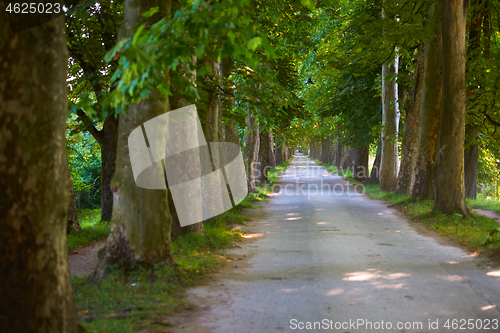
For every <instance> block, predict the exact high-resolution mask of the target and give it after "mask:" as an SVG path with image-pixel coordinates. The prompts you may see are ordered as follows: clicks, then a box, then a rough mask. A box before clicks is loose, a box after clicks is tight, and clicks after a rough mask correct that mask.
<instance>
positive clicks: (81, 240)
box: [66, 208, 110, 251]
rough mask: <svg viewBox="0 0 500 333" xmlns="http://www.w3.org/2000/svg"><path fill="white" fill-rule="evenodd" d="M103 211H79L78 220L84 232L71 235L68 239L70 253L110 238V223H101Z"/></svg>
mask: <svg viewBox="0 0 500 333" xmlns="http://www.w3.org/2000/svg"><path fill="white" fill-rule="evenodd" d="M100 219H101V210H100V209H99V208H98V209H81V210H79V211H78V220H79V221H80V227H82V231H81V232H78V233H73V234H69V235H68V236H67V238H66V243H67V247H68V251H71V250H74V249H76V248H77V247H80V246H87V245H91V244H93V243H95V242H97V241H99V240H101V239H104V238H106V237H108V234H109V227H110V223H109V222H101V221H100Z"/></svg>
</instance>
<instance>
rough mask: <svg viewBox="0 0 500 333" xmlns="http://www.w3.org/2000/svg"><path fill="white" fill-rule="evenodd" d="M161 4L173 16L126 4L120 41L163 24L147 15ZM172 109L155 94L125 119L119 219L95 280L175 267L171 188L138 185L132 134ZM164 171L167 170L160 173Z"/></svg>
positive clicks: (117, 182) (115, 185) (117, 190)
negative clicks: (118, 272)
mask: <svg viewBox="0 0 500 333" xmlns="http://www.w3.org/2000/svg"><path fill="white" fill-rule="evenodd" d="M156 6H159V7H160V12H161V13H163V14H164V13H169V12H170V2H160V1H159V0H154V1H136V0H126V1H125V15H124V19H123V23H122V27H121V29H120V36H119V39H122V38H125V37H127V36H130V35H131V34H132V33H133V32H134V30H135V28H137V27H138V26H139V25H140V24H143V23H147V24H151V23H153V22H155V21H157V20H159V19H160V18H161V17H160V15H161V14H159V13H158V14H156V15H154V16H152V17H151V18H149V19H145V18H143V17H142V16H141V14H142V13H143V12H145V11H147V10H149V9H150V8H151V7H156ZM168 109H169V105H168V101H167V99H166V98H165V97H164V96H162V95H161V94H160V93H159V92H158V91H156V90H155V91H152V92H151V93H150V95H149V97H148V98H147V99H145V100H142V101H141V102H140V103H139V104H136V105H131V106H130V107H129V110H128V113H127V114H126V115H123V114H122V115H120V119H119V126H118V150H117V163H116V165H117V168H116V170H115V175H114V178H113V181H112V182H111V189H112V191H113V198H114V202H113V218H112V223H111V230H110V234H109V236H108V239H107V242H106V245H105V247H104V250H103V251H102V252H101V254H100V256H99V263H98V266H97V268H96V271H95V273H94V278H95V279H101V278H103V277H104V275H105V274H106V268H107V267H108V266H109V265H117V266H118V267H120V268H123V269H131V268H133V267H135V266H149V265H152V264H156V263H160V262H164V263H167V264H169V265H174V264H175V262H174V259H173V256H172V251H171V241H170V232H171V216H170V211H169V206H168V194H167V191H168V190H151V189H144V188H141V187H139V186H137V185H136V183H135V179H134V175H133V173H132V167H131V160H130V151H129V145H128V137H129V135H130V133H131V132H132V130H134V129H136V128H137V127H139V126H142V125H143V124H144V122H146V121H148V120H150V119H152V118H155V117H157V116H159V115H162V114H164V113H165V112H167V111H168ZM166 130H167V129H166ZM162 164H163V163H162ZM160 169H161V170H160ZM161 171H163V167H161V168H159V171H158V172H161Z"/></svg>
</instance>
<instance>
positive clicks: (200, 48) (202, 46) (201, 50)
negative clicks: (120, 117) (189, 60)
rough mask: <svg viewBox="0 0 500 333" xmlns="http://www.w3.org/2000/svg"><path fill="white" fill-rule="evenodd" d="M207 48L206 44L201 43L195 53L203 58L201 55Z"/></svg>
mask: <svg viewBox="0 0 500 333" xmlns="http://www.w3.org/2000/svg"><path fill="white" fill-rule="evenodd" d="M204 50H205V46H204V45H203V44H200V45H198V46H197V47H196V48H195V49H194V53H195V54H196V56H197V57H198V58H201V56H202V55H203V51H204Z"/></svg>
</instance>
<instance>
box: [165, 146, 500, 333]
mask: <svg viewBox="0 0 500 333" xmlns="http://www.w3.org/2000/svg"><path fill="white" fill-rule="evenodd" d="M358 189H359V190H361V187H360V186H359V185H358ZM251 214H254V216H253V217H252V221H250V222H249V223H248V225H247V226H244V227H242V229H243V230H244V231H245V233H248V234H247V235H246V238H248V239H251V240H248V241H247V240H245V241H243V242H242V243H238V244H241V247H240V248H236V250H235V251H233V252H230V254H229V257H231V258H232V259H234V260H233V261H232V262H231V263H230V264H229V267H228V269H223V270H222V271H221V273H220V274H216V277H215V278H214V280H213V281H211V282H209V283H207V284H206V285H204V286H201V287H197V288H194V289H192V290H190V291H189V296H188V301H190V302H191V303H193V304H194V305H195V306H194V308H193V310H192V311H190V312H189V313H188V314H185V315H180V316H178V317H174V318H172V320H171V322H172V323H173V327H172V328H169V329H172V330H173V331H174V332H216V333H236V332H255V333H263V332H350V333H353V332H500V322H499V320H500V311H499V310H500V309H499V307H500V268H499V267H498V266H495V264H494V263H492V262H490V261H488V260H486V259H480V258H477V257H475V256H474V254H472V255H471V254H470V253H467V252H465V251H464V250H462V249H460V248H458V247H455V246H452V245H451V244H448V243H446V241H444V240H443V239H441V238H440V237H437V236H436V235H435V234H434V233H432V232H430V231H426V229H424V227H422V226H420V225H419V224H418V223H416V222H409V221H408V220H406V219H405V218H404V217H403V216H402V215H401V214H400V213H398V212H397V211H396V210H395V209H393V208H390V207H388V206H387V204H386V203H384V202H381V201H376V200H370V199H369V198H368V197H367V196H366V195H363V194H359V193H356V192H355V190H354V186H353V185H350V184H348V183H347V182H346V181H345V180H343V179H342V178H341V177H339V176H338V175H334V174H329V173H328V172H327V171H326V170H325V169H324V168H323V167H321V166H318V165H317V164H316V163H315V162H314V161H312V160H310V159H309V158H306V157H304V156H302V155H300V154H298V155H296V156H295V157H294V158H293V160H292V162H291V164H290V166H289V168H288V170H287V171H286V172H285V174H284V176H283V178H282V181H281V190H280V192H279V193H276V194H275V195H273V196H272V197H271V198H270V199H269V202H268V203H264V204H263V205H262V208H258V209H251ZM233 257H234V258H233ZM179 325H180V327H179Z"/></svg>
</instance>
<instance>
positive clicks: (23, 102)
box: [0, 3, 83, 333]
mask: <svg viewBox="0 0 500 333" xmlns="http://www.w3.org/2000/svg"><path fill="white" fill-rule="evenodd" d="M0 35H1V36H2V37H1V38H0V64H2V80H1V82H0V127H1V129H0V133H1V135H2V138H1V139H0V161H1V162H0V197H1V200H0V271H1V272H2V273H1V283H0V300H1V302H0V327H1V329H0V330H1V331H2V332H50V333H52V332H61V333H62V332H64V333H66V332H81V331H83V328H82V327H81V325H80V322H79V319H78V316H77V313H76V307H75V304H74V300H73V293H72V287H71V279H70V274H69V269H68V255H67V251H68V250H67V247H66V228H67V213H68V203H69V193H68V186H69V184H68V173H67V172H68V161H67V158H66V145H65V129H66V117H67V106H68V101H67V86H66V71H67V57H68V52H67V46H66V36H65V33H64V17H59V18H57V19H54V20H52V21H49V22H47V23H45V24H42V25H39V26H36V27H33V28H31V29H28V30H24V31H20V32H17V33H12V30H11V27H10V25H9V19H8V18H7V15H6V13H5V7H4V4H3V3H1V4H0Z"/></svg>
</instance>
